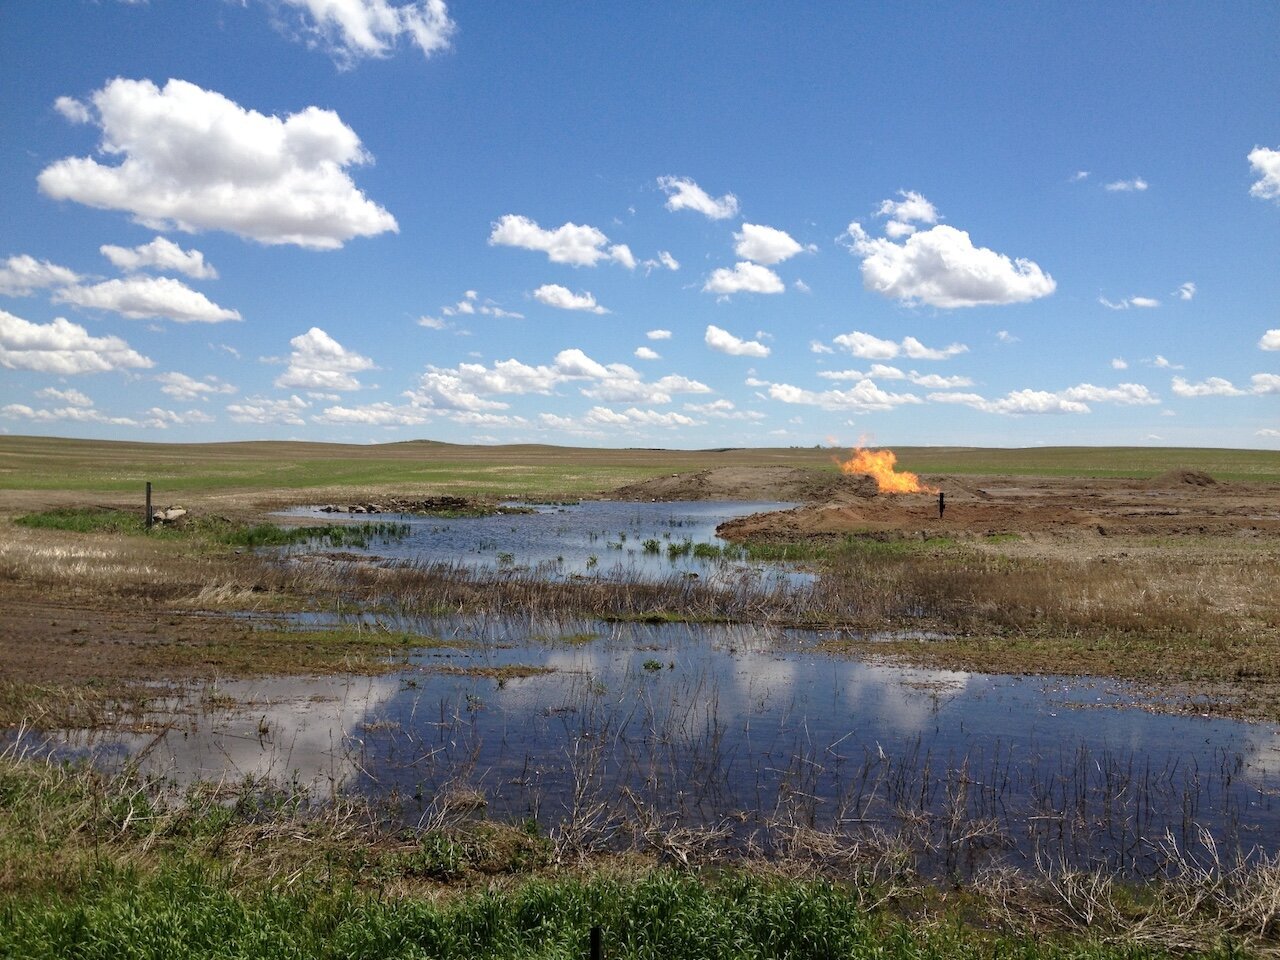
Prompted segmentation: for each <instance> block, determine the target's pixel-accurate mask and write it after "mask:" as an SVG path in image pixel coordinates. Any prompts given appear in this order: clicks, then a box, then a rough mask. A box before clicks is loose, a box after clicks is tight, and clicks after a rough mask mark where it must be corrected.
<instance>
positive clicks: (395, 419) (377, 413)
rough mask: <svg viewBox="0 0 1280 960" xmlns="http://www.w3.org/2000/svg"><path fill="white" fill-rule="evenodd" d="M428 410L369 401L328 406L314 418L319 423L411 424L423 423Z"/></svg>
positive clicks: (374, 425) (383, 425)
mask: <svg viewBox="0 0 1280 960" xmlns="http://www.w3.org/2000/svg"><path fill="white" fill-rule="evenodd" d="M427 417H428V412H427V411H426V410H423V409H422V408H421V407H415V406H404V405H402V406H393V405H392V404H390V403H386V402H380V403H369V404H365V405H363V406H357V407H343V406H333V407H326V408H325V409H324V411H323V412H322V413H320V414H318V415H317V416H316V417H315V418H314V419H315V420H316V421H317V422H318V423H358V424H363V425H365V426H370V427H388V426H411V425H413V424H417V423H423V422H424V421H425V420H426V419H427Z"/></svg>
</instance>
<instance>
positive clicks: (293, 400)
mask: <svg viewBox="0 0 1280 960" xmlns="http://www.w3.org/2000/svg"><path fill="white" fill-rule="evenodd" d="M310 406H311V404H309V403H307V401H305V400H303V399H302V398H301V397H299V396H298V395H297V394H293V395H291V396H290V397H289V398H288V399H287V400H278V399H272V398H270V397H249V398H247V399H246V400H245V401H244V403H232V404H228V405H227V415H228V416H230V417H231V419H232V420H234V421H235V422H236V423H285V424H289V425H290V426H294V427H299V426H302V425H303V424H304V423H306V421H305V420H303V419H302V411H304V410H306V409H308V408H309V407H310Z"/></svg>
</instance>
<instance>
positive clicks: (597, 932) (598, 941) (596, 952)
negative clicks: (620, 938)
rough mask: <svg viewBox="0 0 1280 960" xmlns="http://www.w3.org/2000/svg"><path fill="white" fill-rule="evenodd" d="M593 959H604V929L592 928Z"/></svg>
mask: <svg viewBox="0 0 1280 960" xmlns="http://www.w3.org/2000/svg"><path fill="white" fill-rule="evenodd" d="M591 960H604V931H603V930H601V929H600V928H599V927H592V928H591Z"/></svg>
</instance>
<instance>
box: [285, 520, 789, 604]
mask: <svg viewBox="0 0 1280 960" xmlns="http://www.w3.org/2000/svg"><path fill="white" fill-rule="evenodd" d="M792 506H794V504H791V503H774V502H731V503H726V502H710V501H696V502H693V501H690V502H679V503H633V502H619V501H608V500H595V501H584V502H583V503H577V504H571V505H557V506H545V505H541V506H540V505H535V506H533V507H531V508H529V509H531V510H532V512H530V513H523V514H498V515H495V516H489V517H466V518H456V519H451V518H442V517H420V516H411V515H406V514H387V515H381V516H379V518H378V519H380V520H381V519H389V520H393V521H395V522H397V523H404V524H406V525H407V526H408V531H409V532H408V534H407V535H406V536H404V537H403V538H398V539H395V540H387V541H382V542H379V543H377V544H375V545H372V546H371V547H369V548H368V549H367V552H370V553H376V554H378V555H379V556H384V557H390V558H394V559H400V560H412V561H415V562H419V563H427V564H430V563H444V564H451V565H458V566H461V567H463V568H465V569H467V570H471V571H474V572H479V573H485V574H522V575H527V574H530V573H532V574H534V575H536V576H538V577H539V578H542V579H547V580H565V579H569V578H573V577H601V578H605V579H609V580H618V581H634V580H661V579H664V578H667V577H670V576H672V575H673V574H685V575H697V576H698V577H699V578H703V579H707V580H709V581H710V582H712V583H720V584H725V585H734V586H736V585H739V584H740V583H741V581H743V580H744V579H746V580H748V581H750V582H752V584H753V585H756V586H760V587H770V586H773V585H776V584H784V585H793V586H796V585H803V584H807V583H809V582H811V581H812V577H811V576H810V575H808V574H805V573H802V572H799V571H795V570H790V569H787V568H786V567H784V566H782V565H779V564H760V563H756V564H752V563H747V562H745V561H744V560H742V559H741V558H740V557H739V556H738V555H739V553H740V551H739V550H738V548H736V547H734V546H733V545H732V544H729V543H728V542H727V541H725V540H722V539H721V538H719V537H717V536H716V527H717V526H719V525H720V524H721V523H724V522H725V521H726V520H731V519H733V518H735V517H743V516H747V515H749V514H753V513H762V512H766V511H772V510H784V509H787V508H789V507H792ZM284 515H287V516H301V517H307V518H308V519H313V520H317V521H319V520H322V519H329V520H331V519H332V515H330V514H327V513H323V512H321V511H320V510H318V509H317V508H296V509H293V510H289V511H286V512H285V514H284ZM726 550H727V551H728V556H727V557H726V556H725V555H724V551H726Z"/></svg>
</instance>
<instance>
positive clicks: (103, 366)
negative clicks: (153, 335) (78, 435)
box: [0, 310, 154, 376]
mask: <svg viewBox="0 0 1280 960" xmlns="http://www.w3.org/2000/svg"><path fill="white" fill-rule="evenodd" d="M0 366H3V367H7V368H9V369H10V370H35V371H37V372H39V373H53V374H58V375H59V376H71V375H74V374H79V373H105V372H107V371H110V370H130V369H145V368H147V367H151V366H154V364H153V363H152V361H151V360H150V359H149V358H147V357H144V356H143V355H142V354H140V353H138V352H137V351H136V350H134V349H133V348H131V347H130V346H129V344H127V343H125V341H123V340H121V339H120V338H119V337H91V336H90V335H89V331H87V330H86V329H85V328H84V327H82V326H80V325H79V324H75V323H71V322H70V321H69V320H66V319H64V318H63V317H58V318H57V319H55V320H54V321H53V322H51V323H45V324H40V323H31V322H30V321H27V320H23V319H22V318H21V317H15V316H14V315H13V314H11V313H6V312H5V311H4V310H0Z"/></svg>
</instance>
